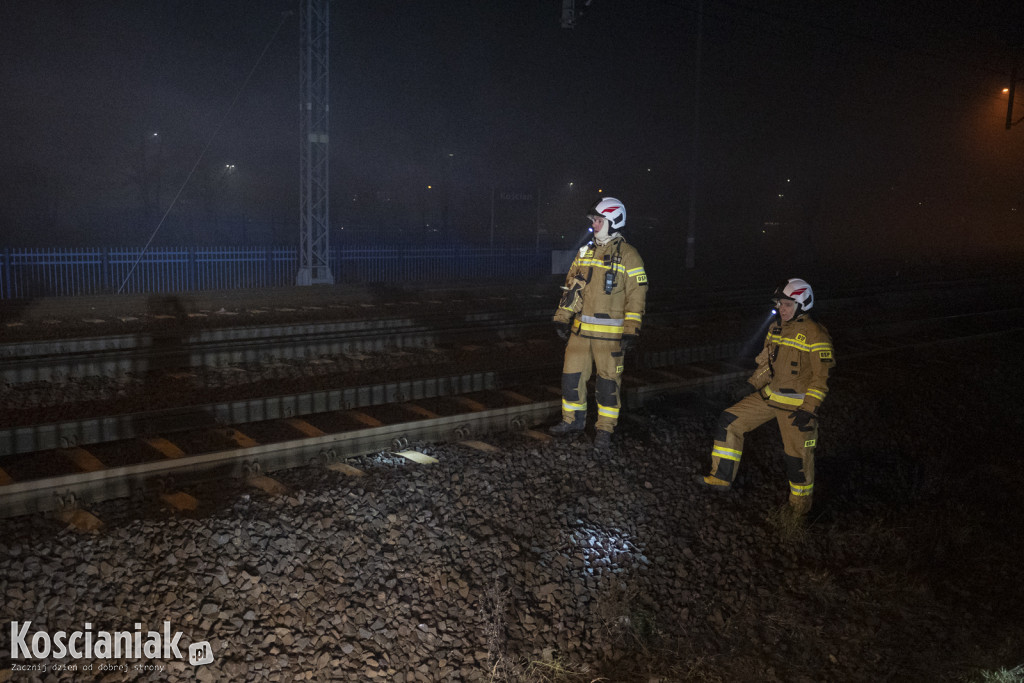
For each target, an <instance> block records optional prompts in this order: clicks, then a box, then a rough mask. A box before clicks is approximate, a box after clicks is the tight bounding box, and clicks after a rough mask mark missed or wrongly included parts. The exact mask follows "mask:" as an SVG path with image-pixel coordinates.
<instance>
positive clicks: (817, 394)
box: [807, 389, 825, 401]
mask: <svg viewBox="0 0 1024 683" xmlns="http://www.w3.org/2000/svg"><path fill="white" fill-rule="evenodd" d="M807 395H808V396H810V397H811V398H816V399H818V400H819V401H824V400H825V392H824V391H818V390H817V389H808V390H807Z"/></svg>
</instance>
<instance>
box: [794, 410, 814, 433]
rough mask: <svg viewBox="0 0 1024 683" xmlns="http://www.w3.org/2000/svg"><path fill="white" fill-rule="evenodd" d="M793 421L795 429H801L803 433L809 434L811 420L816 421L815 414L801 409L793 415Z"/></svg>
mask: <svg viewBox="0 0 1024 683" xmlns="http://www.w3.org/2000/svg"><path fill="white" fill-rule="evenodd" d="M791 419H792V420H793V426H794V427H796V428H797V429H799V430H800V431H801V432H809V431H810V430H811V427H809V426H808V425H810V423H811V420H813V419H815V415H814V413H809V412H807V411H806V410H804V409H803V408H801V409H799V410H797V411H796V412H795V413H793V417H792V418H791Z"/></svg>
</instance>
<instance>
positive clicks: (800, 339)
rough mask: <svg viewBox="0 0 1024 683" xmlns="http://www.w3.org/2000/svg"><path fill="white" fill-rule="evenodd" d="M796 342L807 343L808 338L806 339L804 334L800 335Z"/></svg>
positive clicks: (797, 336)
mask: <svg viewBox="0 0 1024 683" xmlns="http://www.w3.org/2000/svg"><path fill="white" fill-rule="evenodd" d="M796 340H797V341H798V342H805V341H807V337H805V336H804V335H802V334H798V335H796Z"/></svg>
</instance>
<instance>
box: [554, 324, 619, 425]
mask: <svg viewBox="0 0 1024 683" xmlns="http://www.w3.org/2000/svg"><path fill="white" fill-rule="evenodd" d="M622 359H623V354H622V341H621V340H619V339H590V338H588V337H584V336H582V335H580V334H572V335H571V336H570V337H569V341H568V342H567V343H566V345H565V361H564V363H563V364H562V420H563V421H564V422H574V421H575V420H578V419H584V420H585V419H586V417H587V382H588V381H589V380H590V372H591V368H592V367H596V368H597V379H596V380H595V382H594V384H595V390H594V393H595V394H597V396H596V398H597V424H596V425H595V427H596V428H597V429H599V430H602V431H606V432H614V431H615V425H617V424H618V423H619V407H620V405H621V402H620V400H619V389H620V387H621V384H622ZM581 411H582V412H581Z"/></svg>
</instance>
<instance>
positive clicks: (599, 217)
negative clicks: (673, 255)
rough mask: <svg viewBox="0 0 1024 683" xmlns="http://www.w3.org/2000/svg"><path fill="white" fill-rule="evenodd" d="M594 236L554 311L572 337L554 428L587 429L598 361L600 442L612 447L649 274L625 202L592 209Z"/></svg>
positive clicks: (562, 332)
mask: <svg viewBox="0 0 1024 683" xmlns="http://www.w3.org/2000/svg"><path fill="white" fill-rule="evenodd" d="M587 216H588V218H590V220H591V229H592V230H593V232H594V239H593V241H592V242H589V243H588V244H586V245H585V246H583V247H582V248H580V252H579V254H577V255H576V257H575V258H574V259H573V262H572V266H570V267H569V273H568V274H567V275H566V278H565V286H564V287H563V288H562V289H563V290H564V291H565V293H564V294H563V295H562V300H561V302H560V303H559V305H558V310H556V311H555V316H554V323H555V330H556V331H557V332H558V335H559V336H560V337H561V338H562V339H563V340H564V341H565V342H566V346H565V362H564V365H563V366H562V421H561V422H560V423H559V424H558V425H556V426H554V427H552V428H551V433H552V434H556V435H562V434H569V433H572V432H582V431H583V429H584V427H585V426H586V423H587V380H589V379H590V372H591V366H595V367H596V368H597V381H596V394H597V424H596V425H595V427H596V429H597V432H596V435H595V437H594V447H595V448H597V449H600V450H607V449H608V448H609V447H610V446H611V436H612V432H613V431H615V425H616V424H617V423H618V421H619V407H620V405H621V398H620V388H621V383H622V368H623V360H624V358H625V352H626V350H627V349H629V348H630V347H632V346H634V345H635V344H636V342H637V339H638V338H639V336H640V321H641V318H642V317H643V314H644V300H645V299H646V297H647V274H646V273H645V272H644V262H643V260H642V259H641V258H640V254H638V253H637V250H636V249H635V248H634V247H632V246H631V245H630V244H629V243H627V242H626V239H625V238H624V237H623V236H622V235H621V234H620V233H619V230H621V229H622V228H623V226H625V225H626V208H625V207H624V206H623V205H622V202H620V201H619V200H618V199H614V198H612V197H606V198H605V199H602V200H600V201H599V202H597V203H596V204H594V206H593V207H591V209H590V211H589V212H588V213H587Z"/></svg>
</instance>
